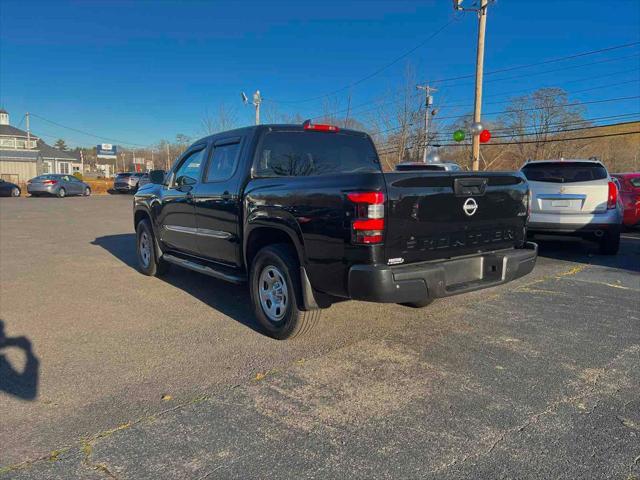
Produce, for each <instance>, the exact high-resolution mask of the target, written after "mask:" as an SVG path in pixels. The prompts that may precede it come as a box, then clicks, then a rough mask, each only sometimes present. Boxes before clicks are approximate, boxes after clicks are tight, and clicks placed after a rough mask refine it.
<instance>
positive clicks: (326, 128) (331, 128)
mask: <svg viewBox="0 0 640 480" xmlns="http://www.w3.org/2000/svg"><path fill="white" fill-rule="evenodd" d="M302 126H303V128H304V129H305V130H315V131H316V132H339V131H340V128H339V127H336V126H335V125H327V124H322V123H311V120H307V121H306V122H304V123H303V124H302Z"/></svg>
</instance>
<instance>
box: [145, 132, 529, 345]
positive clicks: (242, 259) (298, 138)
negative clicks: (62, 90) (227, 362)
mask: <svg viewBox="0 0 640 480" xmlns="http://www.w3.org/2000/svg"><path fill="white" fill-rule="evenodd" d="M153 173H155V172H152V175H151V177H152V178H151V181H152V183H150V184H148V185H145V186H144V187H141V188H140V189H139V190H138V192H137V193H136V195H135V197H134V226H135V230H136V234H137V235H136V238H137V255H138V259H139V264H140V270H141V271H142V272H143V273H145V274H147V275H158V274H162V273H164V272H165V270H166V269H167V267H168V266H169V264H175V265H179V266H182V267H186V268H188V269H191V270H195V271H197V272H200V273H203V274H207V275H210V276H212V277H216V278H218V279H222V280H226V281H229V282H234V283H238V284H241V283H245V282H248V284H249V290H250V294H251V300H252V304H253V309H254V311H255V315H256V317H257V319H258V321H259V323H260V325H261V326H262V327H263V329H264V331H265V332H266V333H267V334H268V335H270V336H272V337H275V338H279V339H283V338H288V337H292V336H294V335H297V334H301V333H304V332H306V331H308V330H309V329H310V328H311V327H312V326H313V325H314V324H315V323H316V322H317V319H318V317H319V311H320V309H322V308H326V307H328V306H330V305H331V303H334V302H337V301H340V300H343V299H357V300H364V301H369V302H387V303H398V304H402V305H407V306H412V307H423V306H426V305H428V304H429V303H430V302H431V301H432V300H433V299H434V298H437V297H446V296H450V295H456V294H460V293H464V292H469V291H472V290H478V289H481V288H486V287H491V286H494V285H498V284H502V283H505V282H508V281H510V280H513V279H515V278H518V277H521V276H523V275H526V274H527V273H529V272H530V271H531V270H532V269H533V267H534V265H535V262H536V258H537V246H536V245H535V244H534V243H531V242H527V241H526V238H527V236H526V224H527V218H528V214H529V205H528V202H529V192H528V186H527V182H526V179H525V178H524V177H523V176H522V175H521V174H519V173H510V172H508V173H504V172H481V173H470V172H448V171H428V170H427V171H411V172H392V173H383V172H382V169H381V166H380V162H379V159H378V155H377V153H376V150H375V147H374V145H373V142H372V141H371V138H370V137H369V136H368V135H366V134H365V133H362V132H357V131H353V130H345V129H339V128H338V127H335V126H331V125H318V124H315V125H314V124H312V123H311V122H309V121H307V122H305V123H304V124H303V125H261V126H255V127H248V128H242V129H238V130H233V131H229V132H224V133H219V134H215V135H212V136H210V137H207V138H203V139H202V140H198V141H197V142H195V143H194V144H193V145H191V146H190V147H189V148H188V149H187V150H186V151H185V152H184V153H183V154H182V156H181V157H180V158H178V160H177V161H176V162H175V164H174V166H173V168H172V169H171V171H169V172H168V173H167V174H166V175H162V172H158V173H160V175H153Z"/></svg>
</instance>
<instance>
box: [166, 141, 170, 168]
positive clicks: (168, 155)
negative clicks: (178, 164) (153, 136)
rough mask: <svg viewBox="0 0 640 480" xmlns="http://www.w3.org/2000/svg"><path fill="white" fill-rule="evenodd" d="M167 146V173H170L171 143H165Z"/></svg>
mask: <svg viewBox="0 0 640 480" xmlns="http://www.w3.org/2000/svg"><path fill="white" fill-rule="evenodd" d="M165 146H166V147H167V169H166V170H167V172H168V171H169V164H170V159H169V157H170V153H169V142H167V143H165Z"/></svg>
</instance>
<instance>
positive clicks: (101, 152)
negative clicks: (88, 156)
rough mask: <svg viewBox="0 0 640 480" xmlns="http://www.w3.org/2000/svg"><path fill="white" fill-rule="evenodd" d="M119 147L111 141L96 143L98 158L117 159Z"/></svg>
mask: <svg viewBox="0 0 640 480" xmlns="http://www.w3.org/2000/svg"><path fill="white" fill-rule="evenodd" d="M117 154H118V149H117V146H116V145H112V144H110V143H101V144H100V145H96V156H97V157H98V158H107V159H112V160H115V159H116V158H117Z"/></svg>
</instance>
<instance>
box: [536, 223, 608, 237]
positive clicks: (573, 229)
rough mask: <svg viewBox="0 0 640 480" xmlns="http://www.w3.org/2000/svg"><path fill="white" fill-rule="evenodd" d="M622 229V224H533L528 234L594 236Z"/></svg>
mask: <svg viewBox="0 0 640 480" xmlns="http://www.w3.org/2000/svg"><path fill="white" fill-rule="evenodd" d="M619 229H620V222H618V223H588V224H586V225H584V224H579V223H539V222H538V223H531V222H529V225H528V226H527V232H528V233H541V234H545V233H546V234H554V233H556V234H560V235H562V234H567V235H581V234H586V235H588V234H592V233H596V232H608V231H615V230H619Z"/></svg>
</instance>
